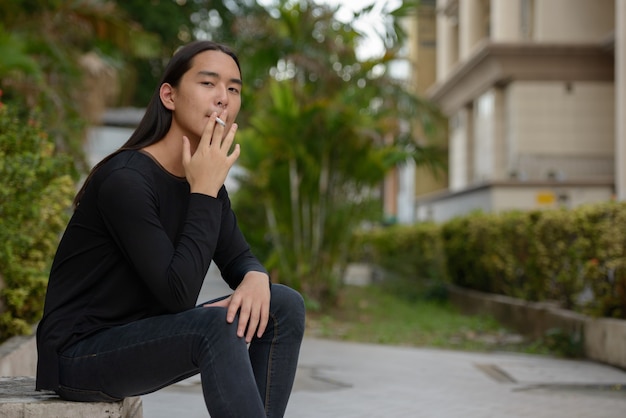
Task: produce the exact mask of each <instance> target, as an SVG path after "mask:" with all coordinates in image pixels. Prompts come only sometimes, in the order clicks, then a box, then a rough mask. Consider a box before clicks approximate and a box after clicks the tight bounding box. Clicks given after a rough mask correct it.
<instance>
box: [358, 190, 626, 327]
mask: <svg viewBox="0 0 626 418" xmlns="http://www.w3.org/2000/svg"><path fill="white" fill-rule="evenodd" d="M358 242H359V243H360V246H359V247H358V248H360V253H359V254H358V255H353V257H352V258H353V259H358V258H359V257H360V259H366V260H368V261H370V262H371V263H373V264H376V265H379V266H381V267H382V268H384V269H385V271H387V272H391V273H393V274H394V275H395V276H398V277H402V278H404V279H403V280H404V282H405V283H406V284H409V285H411V286H413V287H415V288H416V289H419V288H420V287H421V286H423V283H424V280H429V279H435V280H440V279H444V280H446V279H445V278H448V279H447V280H449V281H450V282H452V283H454V284H456V285H458V286H461V287H466V288H470V289H474V290H479V291H483V292H489V293H496V294H502V295H507V296H511V297H515V298H520V299H524V300H528V301H553V302H557V303H558V304H559V305H560V306H562V307H564V308H566V309H571V310H575V311H579V312H583V313H587V314H591V315H594V316H603V317H613V318H621V319H626V203H625V202H621V203H617V202H605V203H600V204H594V205H586V206H581V207H578V208H576V209H573V210H565V209H556V210H542V211H529V212H506V213H501V214H485V213H472V214H470V215H467V216H463V217H458V218H455V219H452V220H450V221H448V222H446V223H443V224H441V225H433V224H416V225H412V226H394V227H390V228H384V229H374V230H372V231H369V232H360V233H359V234H358Z"/></svg>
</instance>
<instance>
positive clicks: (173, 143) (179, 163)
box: [143, 132, 198, 177]
mask: <svg viewBox="0 0 626 418" xmlns="http://www.w3.org/2000/svg"><path fill="white" fill-rule="evenodd" d="M175 136H176V137H175ZM190 143H191V154H192V155H193V153H194V152H196V148H197V147H198V144H197V143H196V142H195V141H190ZM143 150H144V151H146V152H148V153H149V154H150V155H152V157H153V158H154V159H156V160H157V161H158V162H159V164H161V166H163V168H165V169H166V170H167V171H168V172H169V173H170V174H173V175H175V176H177V177H185V169H184V167H183V139H182V136H179V135H172V134H171V132H168V134H167V135H166V136H165V137H163V139H161V140H160V141H159V142H156V143H154V144H152V145H149V146H147V147H145V148H144V149H143Z"/></svg>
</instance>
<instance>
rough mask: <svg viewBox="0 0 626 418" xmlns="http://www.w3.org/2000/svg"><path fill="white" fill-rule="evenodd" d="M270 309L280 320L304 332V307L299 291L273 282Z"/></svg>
mask: <svg viewBox="0 0 626 418" xmlns="http://www.w3.org/2000/svg"><path fill="white" fill-rule="evenodd" d="M270 310H271V311H272V314H273V315H274V316H276V317H277V318H279V320H280V321H286V322H289V323H291V324H292V326H294V327H295V328H296V329H298V330H299V332H301V333H302V334H304V321H305V308H304V299H303V298H302V295H300V293H298V292H297V291H295V290H293V289H292V288H290V287H287V286H285V285H281V284H273V285H272V297H271V308H270Z"/></svg>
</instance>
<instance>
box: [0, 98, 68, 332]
mask: <svg viewBox="0 0 626 418" xmlns="http://www.w3.org/2000/svg"><path fill="white" fill-rule="evenodd" d="M72 167H73V165H72V163H71V160H70V159H69V158H68V157H67V156H63V155H57V154H56V153H55V147H54V143H53V142H52V141H51V140H50V139H49V138H48V136H47V134H46V132H45V131H44V130H43V129H42V127H41V126H40V125H39V123H38V121H37V119H36V117H35V116H33V115H31V114H26V113H20V112H18V111H17V110H15V109H14V108H12V107H10V106H8V105H3V104H2V103H1V102H0V178H1V179H2V181H1V182H0V341H3V340H5V339H7V338H9V337H11V336H13V335H19V334H28V333H29V332H30V331H31V326H32V324H33V323H35V322H36V321H38V320H39V319H40V317H41V313H42V309H43V301H44V296H45V290H46V283H47V278H48V272H49V267H50V263H51V260H52V258H53V256H54V252H55V251H56V246H57V244H58V240H59V234H60V233H61V232H62V230H63V228H64V227H65V224H66V222H67V219H68V215H69V208H70V207H71V202H72V197H73V195H74V193H75V187H74V186H75V181H74V179H73V174H74V173H73V168H72Z"/></svg>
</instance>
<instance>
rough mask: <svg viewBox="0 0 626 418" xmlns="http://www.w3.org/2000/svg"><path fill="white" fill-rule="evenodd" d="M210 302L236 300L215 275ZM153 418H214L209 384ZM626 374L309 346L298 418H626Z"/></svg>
mask: <svg viewBox="0 0 626 418" xmlns="http://www.w3.org/2000/svg"><path fill="white" fill-rule="evenodd" d="M209 276H210V277H208V278H207V281H206V282H207V285H206V287H205V288H204V289H203V293H202V295H201V299H202V300H207V299H211V298H212V297H216V296H219V295H222V294H225V293H227V292H228V289H227V288H226V287H225V285H223V284H222V282H221V279H219V272H216V270H215V269H213V270H211V271H210V273H209ZM142 400H143V408H144V417H145V418H171V417H175V416H177V417H185V418H195V417H207V416H208V414H207V412H206V409H205V407H204V403H203V400H202V393H201V387H200V379H199V378H198V377H193V378H191V379H188V380H186V381H184V382H181V383H180V384H177V385H173V386H171V387H169V388H166V389H163V390H161V391H159V392H156V393H153V394H150V395H146V396H143V397H142ZM624 416H626V371H623V370H619V369H617V368H614V367H611V366H606V365H602V364H597V363H593V362H589V361H574V360H563V359H556V358H550V357H545V356H535V355H523V354H511V353H470V352H458V351H446V350H436V349H428V348H412V347H393V346H382V345H373V344H358V343H348V342H337V341H328V340H322V339H316V338H309V337H306V338H305V341H304V344H303V347H302V353H301V356H300V363H299V368H298V372H297V375H296V382H295V387H294V391H293V393H292V396H291V400H290V403H289V406H288V408H287V414H286V417H288V418H314V417H315V418H319V417H332V418H335V417H341V418H352V417H354V418H356V417H359V418H366V417H371V418H374V417H381V418H382V417H385V418H386V417H420V418H421V417H423V418H448V417H449V418H456V417H464V418H472V417H476V418H478V417H480V418H486V417H494V418H495V417H498V418H500V417H510V418H516V417H520V418H522V417H533V418H543V417H545V418H561V417H562V418H565V417H567V418H572V417H580V418H618V417H619V418H623V417H624Z"/></svg>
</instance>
